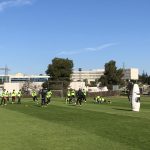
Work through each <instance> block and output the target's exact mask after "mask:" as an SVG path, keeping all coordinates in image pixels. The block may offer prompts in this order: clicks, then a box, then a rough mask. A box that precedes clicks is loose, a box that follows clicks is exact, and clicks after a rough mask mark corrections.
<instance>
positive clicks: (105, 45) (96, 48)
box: [57, 43, 118, 55]
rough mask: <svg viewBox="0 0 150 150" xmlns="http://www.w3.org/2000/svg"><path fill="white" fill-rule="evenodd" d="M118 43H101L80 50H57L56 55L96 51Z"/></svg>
mask: <svg viewBox="0 0 150 150" xmlns="http://www.w3.org/2000/svg"><path fill="white" fill-rule="evenodd" d="M115 45H118V44H117V43H106V44H103V45H100V46H98V47H94V48H91V47H90V48H83V49H80V50H73V51H61V52H59V53H58V54H57V55H76V54H80V53H84V52H97V51H101V50H103V49H106V48H109V47H111V46H115Z"/></svg>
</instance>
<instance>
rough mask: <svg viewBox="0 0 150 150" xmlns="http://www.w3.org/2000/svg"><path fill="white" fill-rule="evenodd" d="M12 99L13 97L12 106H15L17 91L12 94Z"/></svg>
mask: <svg viewBox="0 0 150 150" xmlns="http://www.w3.org/2000/svg"><path fill="white" fill-rule="evenodd" d="M11 97H12V104H14V103H15V101H16V92H15V90H13V92H12V93H11Z"/></svg>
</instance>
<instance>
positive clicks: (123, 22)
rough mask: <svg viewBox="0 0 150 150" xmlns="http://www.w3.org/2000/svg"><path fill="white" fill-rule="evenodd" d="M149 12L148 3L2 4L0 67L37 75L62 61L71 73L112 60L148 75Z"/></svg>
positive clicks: (42, 0) (43, 0) (31, 0)
mask: <svg viewBox="0 0 150 150" xmlns="http://www.w3.org/2000/svg"><path fill="white" fill-rule="evenodd" d="M149 8H150V1H149V0H0V67H3V66H5V65H6V64H7V66H8V67H9V68H10V69H11V71H10V72H9V73H11V74H12V73H17V72H22V73H26V74H40V73H44V72H45V70H46V69H47V65H48V64H49V63H51V60H52V59H53V58H54V57H61V58H69V59H72V60H73V61H74V68H75V69H78V68H83V69H84V70H86V69H98V68H104V64H105V63H106V62H108V61H110V60H116V62H117V66H118V67H122V66H123V64H125V67H126V68H131V67H136V68H139V70H140V73H142V72H143V70H144V71H145V72H147V73H148V74H150V66H149V61H148V60H149V57H150V19H149V18H150V9H149ZM2 73H3V71H0V74H2Z"/></svg>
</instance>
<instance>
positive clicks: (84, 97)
mask: <svg viewBox="0 0 150 150" xmlns="http://www.w3.org/2000/svg"><path fill="white" fill-rule="evenodd" d="M86 95H87V93H86V90H85V89H83V100H84V101H85V102H86Z"/></svg>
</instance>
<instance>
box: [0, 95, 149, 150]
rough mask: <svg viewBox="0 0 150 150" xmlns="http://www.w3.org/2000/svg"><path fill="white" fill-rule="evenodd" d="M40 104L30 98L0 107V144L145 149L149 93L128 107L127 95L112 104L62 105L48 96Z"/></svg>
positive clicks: (29, 149) (13, 148)
mask: <svg viewBox="0 0 150 150" xmlns="http://www.w3.org/2000/svg"><path fill="white" fill-rule="evenodd" d="M52 100H53V101H52V103H51V104H50V105H49V106H48V107H44V108H42V107H40V106H39V105H36V104H34V103H33V102H32V100H31V99H24V100H23V101H22V104H21V105H19V104H13V105H12V104H8V105H7V106H5V107H4V106H1V107H0V150H109V149H110V150H149V149H150V97H144V98H142V102H141V111H140V112H139V113H138V112H132V111H131V109H130V105H129V103H128V100H127V98H125V97H116V98H115V97H113V98H111V100H112V104H94V103H93V102H92V100H90V99H89V100H88V102H87V103H86V104H83V105H82V106H81V107H80V106H73V105H66V104H65V101H64V100H62V99H56V98H55V99H52Z"/></svg>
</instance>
